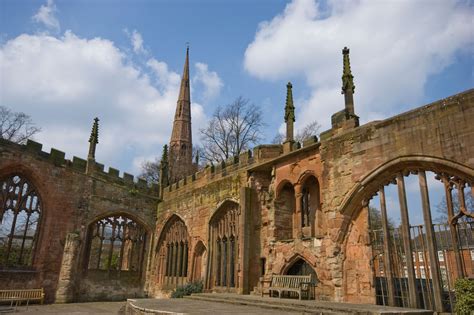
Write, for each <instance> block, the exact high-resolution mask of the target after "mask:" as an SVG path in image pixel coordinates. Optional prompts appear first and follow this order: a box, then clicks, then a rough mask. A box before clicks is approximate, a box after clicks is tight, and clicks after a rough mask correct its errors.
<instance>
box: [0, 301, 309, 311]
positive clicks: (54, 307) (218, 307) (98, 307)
mask: <svg viewBox="0 0 474 315" xmlns="http://www.w3.org/2000/svg"><path fill="white" fill-rule="evenodd" d="M135 303H136V304H137V306H139V307H145V308H150V309H155V310H161V311H167V312H171V313H177V314H196V315H203V314H214V315H220V314H223V315H225V314H234V315H235V314H245V315H285V314H289V315H292V314H293V315H295V314H301V312H288V311H283V310H281V311H280V310H271V309H265V308H260V307H253V306H245V305H234V304H228V303H219V302H208V301H194V300H187V299H162V300H159V299H140V300H137V302H135ZM124 307H125V302H94V303H70V304H49V305H37V304H33V305H30V306H29V307H28V310H27V309H26V306H20V307H18V308H17V312H16V313H15V312H13V310H7V309H6V308H5V307H3V306H0V314H38V315H49V314H55V315H57V314H68V315H69V314H71V315H84V314H123V313H122V312H121V311H123V309H124Z"/></svg>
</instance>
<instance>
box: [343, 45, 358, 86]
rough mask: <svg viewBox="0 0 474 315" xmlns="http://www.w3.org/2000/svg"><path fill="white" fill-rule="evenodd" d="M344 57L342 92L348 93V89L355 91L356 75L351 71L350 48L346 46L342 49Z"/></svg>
mask: <svg viewBox="0 0 474 315" xmlns="http://www.w3.org/2000/svg"><path fill="white" fill-rule="evenodd" d="M342 55H343V57H342V59H343V63H344V69H343V72H342V91H341V93H342V94H346V93H347V92H348V91H350V92H351V93H354V89H355V85H354V76H353V75H352V72H351V63H350V60H349V48H347V47H344V49H343V50H342Z"/></svg>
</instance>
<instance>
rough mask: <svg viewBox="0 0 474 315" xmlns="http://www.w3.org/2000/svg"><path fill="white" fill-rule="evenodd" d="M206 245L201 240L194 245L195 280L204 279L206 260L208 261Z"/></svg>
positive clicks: (193, 277) (193, 276)
mask: <svg viewBox="0 0 474 315" xmlns="http://www.w3.org/2000/svg"><path fill="white" fill-rule="evenodd" d="M206 255H207V251H206V247H205V246H204V244H203V243H202V242H201V241H199V242H198V243H197V244H196V246H195V247H194V256H193V275H192V279H193V281H199V280H203V277H204V272H203V271H204V270H205V269H206V268H205V262H206Z"/></svg>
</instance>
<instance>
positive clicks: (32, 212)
mask: <svg viewBox="0 0 474 315" xmlns="http://www.w3.org/2000/svg"><path fill="white" fill-rule="evenodd" d="M0 185H1V186H0V189H1V191H0V192H1V193H0V266H5V267H25V266H31V265H32V264H33V258H34V249H35V246H36V242H37V239H38V231H39V223H40V219H41V207H42V204H41V199H40V197H39V196H38V194H37V191H36V188H35V187H34V186H33V185H32V184H31V183H30V182H29V181H28V180H27V179H26V178H24V177H23V176H21V175H18V174H15V175H12V176H9V177H6V178H4V179H2V180H0Z"/></svg>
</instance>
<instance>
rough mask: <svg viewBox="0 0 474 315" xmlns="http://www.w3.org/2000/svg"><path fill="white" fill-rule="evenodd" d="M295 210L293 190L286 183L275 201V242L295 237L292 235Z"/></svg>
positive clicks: (291, 186)
mask: <svg viewBox="0 0 474 315" xmlns="http://www.w3.org/2000/svg"><path fill="white" fill-rule="evenodd" d="M295 210H296V199H295V189H294V188H293V185H292V184H291V183H289V182H287V183H285V184H284V186H283V187H282V188H281V189H280V191H279V192H278V194H277V200H276V201H275V237H276V239H277V240H288V239H292V238H294V237H295V236H294V235H293V226H294V223H293V222H294V221H295V219H296V218H295V215H296V212H295ZM295 234H296V233H295Z"/></svg>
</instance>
